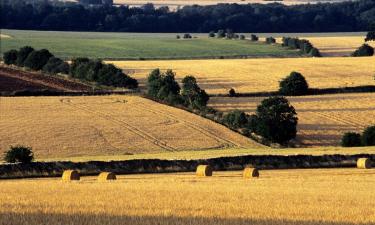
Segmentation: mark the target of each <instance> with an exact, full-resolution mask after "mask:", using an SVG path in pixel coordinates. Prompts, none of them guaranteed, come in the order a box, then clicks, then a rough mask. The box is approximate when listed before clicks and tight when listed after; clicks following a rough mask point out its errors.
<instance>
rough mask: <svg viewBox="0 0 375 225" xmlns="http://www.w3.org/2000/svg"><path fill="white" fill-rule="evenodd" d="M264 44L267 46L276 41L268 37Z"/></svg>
mask: <svg viewBox="0 0 375 225" xmlns="http://www.w3.org/2000/svg"><path fill="white" fill-rule="evenodd" d="M266 43H267V44H274V43H276V39H275V38H273V37H268V38H266Z"/></svg>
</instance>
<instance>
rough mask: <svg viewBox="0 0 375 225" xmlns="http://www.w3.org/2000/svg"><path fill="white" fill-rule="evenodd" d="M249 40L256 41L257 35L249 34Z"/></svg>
mask: <svg viewBox="0 0 375 225" xmlns="http://www.w3.org/2000/svg"><path fill="white" fill-rule="evenodd" d="M250 40H251V41H258V40H259V37H258V36H256V35H255V34H252V35H251V36H250Z"/></svg>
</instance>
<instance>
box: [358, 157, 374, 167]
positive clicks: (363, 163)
mask: <svg viewBox="0 0 375 225" xmlns="http://www.w3.org/2000/svg"><path fill="white" fill-rule="evenodd" d="M357 168H358V169H370V168H371V160H370V159H369V158H359V159H358V160H357Z"/></svg>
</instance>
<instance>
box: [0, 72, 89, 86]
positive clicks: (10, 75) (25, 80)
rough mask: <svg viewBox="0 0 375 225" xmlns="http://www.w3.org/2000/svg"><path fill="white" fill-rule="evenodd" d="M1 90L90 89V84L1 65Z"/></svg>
mask: <svg viewBox="0 0 375 225" xmlns="http://www.w3.org/2000/svg"><path fill="white" fill-rule="evenodd" d="M0 81H1V82H0V91H20V90H29V91H35V90H46V89H48V90H60V91H90V90H92V88H91V87H90V86H89V85H86V84H83V83H80V82H77V81H71V80H68V79H64V78H61V77H59V76H49V75H45V74H41V73H36V72H28V71H22V70H18V69H13V68H10V67H4V66H0Z"/></svg>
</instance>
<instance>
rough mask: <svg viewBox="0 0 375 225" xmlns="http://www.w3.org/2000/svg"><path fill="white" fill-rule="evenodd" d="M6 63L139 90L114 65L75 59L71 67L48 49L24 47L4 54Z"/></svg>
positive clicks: (135, 83)
mask: <svg viewBox="0 0 375 225" xmlns="http://www.w3.org/2000/svg"><path fill="white" fill-rule="evenodd" d="M3 59H4V63H5V64H7V65H15V66H18V67H26V68H28V69H31V70H35V71H39V70H41V71H43V72H44V73H48V74H51V75H56V74H59V73H61V74H69V76H70V77H73V78H77V79H80V80H85V81H89V82H95V83H97V84H99V85H106V86H113V87H124V88H132V89H133V88H137V87H138V81H137V80H136V79H134V78H132V77H130V76H128V75H127V74H124V73H123V72H122V70H121V69H119V68H117V67H116V66H114V65H112V64H105V63H103V62H102V61H101V60H98V59H95V60H93V59H88V58H75V59H72V63H71V65H69V64H68V63H66V62H65V61H63V60H62V59H60V58H57V57H55V56H54V55H53V54H52V53H50V52H49V51H48V50H47V49H41V50H35V49H34V48H32V47H30V46H24V47H22V48H20V49H19V50H15V49H12V50H9V51H7V52H4V55H3Z"/></svg>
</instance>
